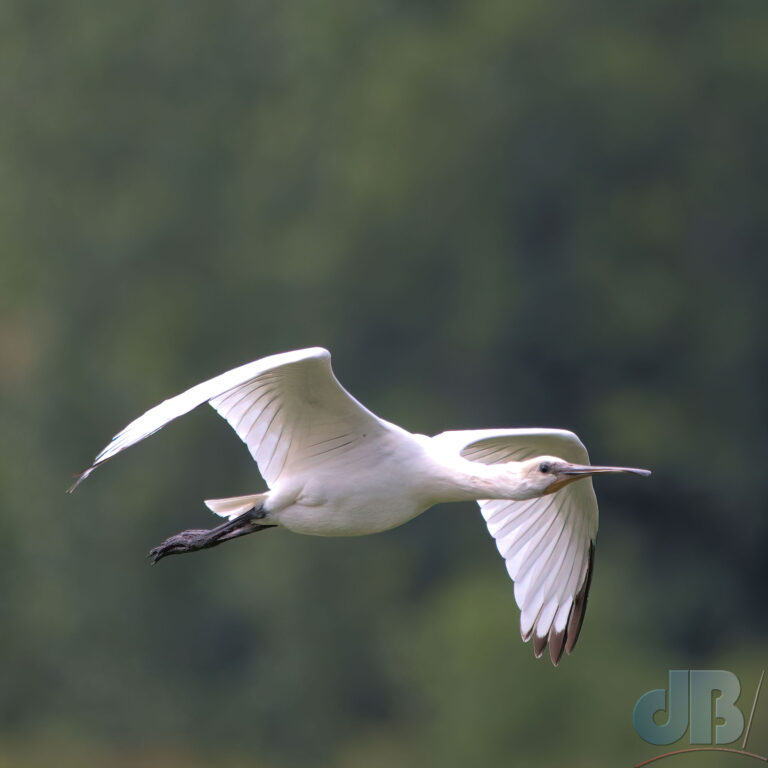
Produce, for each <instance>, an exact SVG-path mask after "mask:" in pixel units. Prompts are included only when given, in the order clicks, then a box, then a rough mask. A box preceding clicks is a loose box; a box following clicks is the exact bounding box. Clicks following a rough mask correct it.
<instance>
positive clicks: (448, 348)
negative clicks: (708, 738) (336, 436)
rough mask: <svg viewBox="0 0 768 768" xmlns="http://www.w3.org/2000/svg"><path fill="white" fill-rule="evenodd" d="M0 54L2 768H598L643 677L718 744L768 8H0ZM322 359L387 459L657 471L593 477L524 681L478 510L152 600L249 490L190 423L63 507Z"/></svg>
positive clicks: (761, 249) (745, 484) (623, 739)
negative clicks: (199, 388)
mask: <svg viewBox="0 0 768 768" xmlns="http://www.w3.org/2000/svg"><path fill="white" fill-rule="evenodd" d="M0 60H1V61H2V66H1V67H0V103H1V104H2V119H1V120H0V398H2V412H1V414H0V418H1V419H2V423H1V424H0V490H1V492H2V504H3V510H2V515H1V516H0V542H1V543H0V547H1V548H2V549H1V550H0V584H2V599H1V600H0V659H1V660H2V661H1V662H0V664H2V667H1V670H2V671H1V675H0V679H1V680H2V685H0V766H2V767H3V768H5V767H6V766H8V767H10V766H13V768H43V766H45V768H49V767H50V766H54V765H55V766H63V767H64V768H69V767H70V766H83V765H85V766H104V767H105V768H125V767H127V766H132V767H133V766H139V767H140V768H156V767H158V766H164V767H167V768H176V766H185V767H186V766H188V767H189V768H201V767H202V766H213V765H215V766H221V768H234V767H235V766H237V767H240V766H253V767H254V768H305V767H308V766H312V767H315V766H317V767H321V768H325V767H326V766H327V767H330V766H340V767H341V768H358V766H367V767H370V768H384V767H386V768H390V766H399V765H405V766H433V765H434V766H441V768H453V767H454V766H456V767H457V768H458V767H459V766H461V767H462V768H464V767H466V766H482V768H496V767H497V766H498V767H499V768H500V767H501V766H510V765H530V766H552V767H554V766H558V767H559V766H564V765H568V766H602V765H604V766H620V765H632V764H634V763H635V762H638V761H639V760H641V759H644V758H647V757H650V756H652V755H653V754H657V753H659V752H660V751H662V750H660V749H659V748H655V747H651V746H650V745H647V744H645V743H644V742H642V741H641V740H640V738H639V737H638V736H637V735H636V734H635V732H634V730H633V728H632V719H631V718H632V707H633V706H634V703H635V701H636V699H637V698H638V697H639V696H640V695H641V694H642V693H644V692H645V691H647V690H649V689H651V688H660V687H663V686H664V685H665V684H666V676H667V670H668V669H669V668H670V667H676V668H724V669H730V670H732V671H733V672H735V673H736V674H738V675H739V676H740V677H741V680H742V683H743V686H744V693H743V696H742V699H741V704H742V707H743V708H744V709H745V710H747V711H748V709H749V707H750V705H751V700H752V697H753V696H754V690H755V685H756V682H757V678H758V675H759V670H760V669H761V668H762V667H764V666H766V661H767V660H768V617H767V616H766V611H765V595H766V586H767V582H768V559H767V558H766V546H767V545H768V515H766V512H765V495H766V491H765V472H766V461H768V456H767V455H766V450H765V429H766V423H767V422H768V418H766V416H767V414H766V394H765V380H766V372H767V371H768V345H767V344H766V331H765V328H766V320H767V319H768V318H766V302H765V298H764V288H765V285H766V278H767V277H768V265H767V264H766V253H765V245H766V243H767V242H768V224H767V223H766V222H767V219H766V211H767V210H768V208H767V204H768V194H767V192H766V190H767V186H766V179H768V148H767V145H766V136H768V87H766V85H767V83H768V4H766V3H765V2H764V1H763V0H760V2H746V1H745V2H737V3H722V2H717V3H716V2H706V1H705V2H701V1H699V0H697V2H687V1H679V2H671V3H670V2H668V1H667V0H665V1H664V2H662V1H661V0H649V1H648V2H643V3H639V4H638V3H625V4H617V3H615V2H608V0H583V2H581V3H578V4H575V3H570V2H565V1H564V0H514V1H513V2H510V1H509V0H504V1H503V2H502V1H501V0H483V1H482V2H473V1H472V0H455V2H444V3H438V2H427V1H425V0H424V1H421V2H419V1H417V0H409V1H408V2H405V1H402V0H401V1H400V2H397V1H396V0H389V1H380V2H352V0H332V1H330V2H323V3H320V2H284V3H277V2H271V3H270V2H257V1H256V0H251V1H250V2H246V1H245V0H226V1H225V2H219V3H212V2H201V1H200V0H186V1H185V2H181V1H180V0H175V1H174V0H170V1H168V2H162V1H161V2H148V1H147V0H135V1H134V2H132V3H127V2H123V3H111V2H96V1H95V0H72V2H69V3H56V2H52V1H50V0H5V2H3V3H2V4H1V5H0ZM316 344H317V345H323V346H326V347H328V348H329V349H330V350H331V351H332V352H333V355H334V367H335V370H336V373H337V375H338V377H339V378H340V380H341V381H342V382H343V383H344V385H345V386H346V387H347V388H348V389H349V390H350V391H351V392H353V393H354V394H355V395H356V396H357V397H359V398H360V399H361V400H362V401H363V402H364V403H365V404H366V405H368V406H369V407H370V408H371V409H372V410H374V411H375V412H376V413H378V414H379V415H381V416H382V417H384V418H386V419H389V420H392V421H395V422H397V423H400V424H402V425H403V426H405V427H407V428H409V429H411V430H413V431H419V432H424V433H427V434H432V433H435V432H439V431H442V430H444V429H450V428H471V427H495V426H534V425H535V426H557V427H564V428H569V429H573V430H575V431H576V432H577V433H578V434H579V435H580V436H581V437H582V438H583V440H584V441H585V443H586V444H587V446H588V447H589V449H590V452H591V456H592V459H593V460H594V461H596V462H598V463H615V464H628V465H633V466H647V467H651V468H652V469H653V470H654V475H653V477H652V478H651V479H650V480H648V481H641V480H639V479H632V478H606V479H599V480H597V481H596V487H597V491H598V496H599V498H600V502H601V512H602V519H601V531H600V540H599V544H598V549H597V563H596V571H595V578H594V581H593V585H592V594H591V600H590V608H589V610H588V612H587V618H586V622H585V625H584V630H583V633H582V636H581V640H580V643H579V645H578V646H577V649H576V652H575V653H574V655H573V656H571V657H569V658H566V659H565V660H564V661H563V663H562V664H561V666H560V667H559V668H558V669H553V668H552V667H551V665H550V664H549V662H548V661H545V660H541V661H536V660H535V659H534V658H533V655H532V651H531V648H530V646H524V645H523V644H522V643H521V642H520V637H519V632H518V611H517V608H516V606H515V605H514V599H513V588H512V584H511V583H510V582H509V581H508V579H507V577H506V573H505V569H504V566H503V562H502V561H501V559H500V558H499V556H498V554H497V553H496V550H495V546H494V544H493V542H492V540H491V538H490V536H489V535H488V533H487V531H486V530H485V527H484V525H483V522H482V519H481V517H480V515H479V512H478V510H477V508H476V507H475V506H474V505H469V504H468V505H453V506H444V507H440V508H437V509H434V510H432V511H430V512H428V513H427V514H425V515H424V516H422V517H421V518H419V519H417V520H415V521H414V522H412V523H410V524H408V525H407V526H404V527H402V528H400V529H397V530H394V531H391V532H389V533H384V534H380V535H378V536H373V537H369V538H360V539H346V540H345V539H339V540H327V539H319V538H309V537H300V536H296V535H291V534H289V533H286V532H280V531H272V532H269V533H267V534H266V535H264V536H260V537H257V538H247V539H244V540H242V541H239V542H235V543H232V544H229V545H227V546H226V547H225V548H220V549H216V550H214V551H212V552H209V553H203V554H199V555H195V556H194V557H186V558H174V559H172V560H169V561H165V562H163V563H162V564H161V565H159V566H158V567H156V568H151V567H149V565H148V563H147V561H146V560H145V559H144V556H145V554H146V552H147V551H148V550H149V549H150V547H152V546H153V545H155V544H157V543H159V542H160V541H161V540H162V539H163V538H165V537H166V536H167V535H169V534H171V533H175V532H176V531H178V530H180V529H182V528H189V527H204V526H208V525H212V524H213V523H214V522H215V521H214V520H213V519H212V518H211V516H210V514H209V513H208V512H207V510H206V509H205V508H204V507H203V505H202V503H201V500H202V499H203V498H209V497H217V496H224V495H234V494H240V493H249V492H255V491H258V490H260V489H261V488H262V487H263V486H262V484H261V480H260V478H259V476H258V473H257V470H256V468H255V465H253V464H252V463H251V461H250V457H249V456H248V453H247V451H246V450H244V448H243V446H242V444H241V443H240V442H239V440H238V439H237V438H236V437H235V436H234V434H233V433H232V432H231V430H229V428H228V427H227V425H226V424H225V423H224V422H222V421H221V420H220V419H219V418H218V417H217V416H216V414H215V413H214V412H213V411H212V410H211V409H203V410H201V411H200V412H195V413H194V414H193V415H191V416H188V417H186V418H185V419H183V420H181V421H179V422H177V423H174V424H173V425H172V426H171V427H169V428H168V429H167V430H166V431H164V432H163V433H162V434H160V435H158V436H155V437H154V438H153V439H151V440H149V441H147V442H146V443H144V444H142V446H141V447H140V448H137V449H135V450H132V451H129V452H128V453H126V454H125V455H124V456H122V457H121V458H120V460H119V461H117V462H115V463H114V464H112V463H110V464H109V465H108V466H107V467H105V468H104V469H103V470H101V471H100V472H99V473H97V474H96V475H95V476H94V477H93V478H92V479H90V480H88V482H87V483H86V484H85V485H84V486H83V487H82V488H81V489H80V490H79V491H78V492H77V493H76V494H75V495H74V496H71V497H70V496H66V495H65V494H64V490H65V489H66V487H67V486H68V484H69V483H70V477H71V475H72V474H73V473H74V472H75V471H77V470H79V469H82V468H84V467H85V466H87V464H88V463H89V461H90V459H91V458H92V457H93V455H94V454H95V453H96V452H97V451H98V450H99V449H100V448H101V447H102V446H103V445H104V444H105V443H106V442H107V441H108V439H109V438H110V436H111V435H112V434H114V433H115V432H116V431H117V430H118V429H120V428H121V427H123V426H124V425H125V424H126V423H127V422H128V421H130V420H131V419H133V418H134V417H136V416H137V415H139V414H140V413H141V412H142V411H144V410H145V409H146V408H148V407H150V406H152V405H154V404H155V403H157V402H159V401H160V400H162V399H164V398H166V397H168V396H170V395H173V394H176V393H177V392H180V391H181V390H183V389H185V388H187V387H188V386H191V385H192V384H194V383H196V382H198V381H201V380H203V379H205V378H208V377H210V376H213V375H215V374H217V373H219V372H221V371H223V370H226V369H228V368H231V367H234V366H235V365H238V364H241V363H244V362H247V361H249V360H252V359H256V358H258V357H261V356H263V355H267V354H271V353H274V352H280V351H284V350H288V349H294V348H298V347H302V346H309V345H316ZM686 744H687V741H686V740H684V741H683V742H682V743H681V746H685V745H686ZM749 746H750V747H751V748H752V749H753V750H754V751H757V752H762V753H763V754H765V753H766V752H768V705H766V704H765V703H763V705H762V708H760V707H758V710H757V713H756V716H755V723H754V724H753V728H752V736H751V738H750V744H749ZM686 760H687V758H678V762H677V765H678V766H680V768H684V764H685V765H696V766H704V765H716V764H719V763H716V762H713V761H712V758H710V762H706V760H705V759H704V758H699V759H698V760H696V761H693V760H689V761H688V762H685V761H686ZM735 760H736V761H737V762H738V758H735ZM727 764H730V763H727Z"/></svg>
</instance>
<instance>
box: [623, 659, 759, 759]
mask: <svg viewBox="0 0 768 768" xmlns="http://www.w3.org/2000/svg"><path fill="white" fill-rule="evenodd" d="M715 692H719V695H718V696H717V697H716V698H715V699H714V701H713V694H715ZM740 693H741V685H740V684H739V678H738V677H736V675H734V674H733V672H726V671H725V670H722V669H692V670H690V673H689V671H688V670H687V669H671V670H670V671H669V698H668V699H667V691H666V690H664V688H657V689H656V690H654V691H648V693H645V694H643V695H642V696H641V697H640V698H639V699H638V700H637V703H636V704H635V710H634V712H633V713H632V721H633V723H634V726H635V730H636V731H637V733H638V735H639V736H640V738H641V739H643V740H645V741H647V742H649V743H650V744H657V745H665V744H672V743H673V742H675V741H677V740H678V739H681V738H682V737H683V734H684V733H685V731H686V729H687V728H688V724H689V720H690V726H691V730H690V736H689V738H690V742H691V744H712V743H713V739H712V723H713V715H714V721H715V727H714V730H715V734H714V735H715V738H714V743H715V744H730V743H731V742H732V741H736V739H738V738H739V736H741V733H742V731H743V730H744V715H742V713H741V710H740V709H739V708H738V707H737V706H736V700H737V699H738V698H739V694H740ZM689 705H690V708H689ZM659 711H666V713H667V721H666V723H663V724H659V723H656V722H655V721H654V719H653V716H654V714H655V713H656V712H659ZM720 720H722V721H723V722H719V721H720Z"/></svg>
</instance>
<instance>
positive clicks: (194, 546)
mask: <svg viewBox="0 0 768 768" xmlns="http://www.w3.org/2000/svg"><path fill="white" fill-rule="evenodd" d="M263 517H264V511H263V510H261V509H252V510H251V511H250V512H246V513H245V514H243V515H240V517H237V518H235V519H234V520H229V521H227V522H226V523H223V524H222V525H219V526H217V527H216V528H203V529H200V528H195V529H190V530H188V531H181V533H177V534H176V535H175V536H171V537H170V538H168V539H166V540H165V541H164V542H163V543H162V544H160V545H159V546H157V547H155V548H154V549H153V550H151V551H150V553H149V555H148V557H149V559H150V560H151V561H152V565H154V564H155V563H156V562H158V560H162V559H163V558H164V557H166V555H183V554H184V553H186V552H197V551H198V550H199V549H208V548H210V547H215V546H217V545H218V544H221V543H223V542H225V541H229V540H230V539H235V538H237V537H238V536H245V535H246V534H248V533H257V532H258V531H263V530H264V529H265V528H274V527H275V526H274V525H263V524H261V523H258V522H257V520H260V519H262V518H263Z"/></svg>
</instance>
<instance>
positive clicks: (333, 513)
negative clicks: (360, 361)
mask: <svg viewBox="0 0 768 768" xmlns="http://www.w3.org/2000/svg"><path fill="white" fill-rule="evenodd" d="M330 359H331V356H330V354H329V353H328V351H327V350H325V349H321V348H319V347H313V348H310V349H304V350H298V351H295V352H286V353H283V354H279V355H272V356H271V357H265V358H263V359H261V360H256V361H255V362H252V363H248V364H247V365H243V366H240V367H239V368H235V369H233V370H231V371H228V372H227V373H224V374H221V375H220V376H217V377H215V378H213V379H210V380H209V381H206V382H203V383H202V384H198V385H197V386H195V387H192V388H191V389H189V390H187V391H186V392H183V393H182V394H180V395H177V396H176V397H173V398H170V399H169V400H165V401H164V402H163V403H161V404H160V405H158V406H156V407H154V408H152V409H151V410H149V411H147V412H146V413H145V414H144V415H142V416H140V417H139V418H138V419H136V420H135V421H133V422H131V423H130V424H129V425H128V426H127V427H126V428H125V429H123V430H122V431H121V432H119V433H118V434H117V435H116V436H115V437H114V438H113V439H112V441H111V442H110V443H109V445H108V446H107V447H106V448H104V450H103V451H102V452H101V453H100V454H99V455H98V456H97V457H96V459H95V460H94V462H93V465H92V466H91V467H90V468H89V469H87V470H86V471H85V472H83V473H82V474H81V475H80V476H79V478H78V480H77V482H76V483H75V485H74V486H73V487H72V488H71V489H70V490H74V488H75V487H76V486H77V485H78V484H79V483H80V482H81V481H82V480H84V479H85V478H86V477H87V476H88V475H90V474H91V472H93V470H94V469H95V468H96V467H97V466H99V465H100V464H103V463H104V462H105V461H107V460H108V459H111V458H112V457H113V456H115V455H116V454H118V453H119V452H120V451H123V450H124V449H126V448H128V447H129V446H131V445H133V444H134V443H137V442H139V441H140V440H143V439H144V438H145V437H148V436H149V435H151V434H152V433H154V432H156V431H157V430H158V429H160V428H161V427H163V426H164V425H165V424H167V423H168V422H170V421H172V420H173V419H176V418H178V417H179V416H181V415H183V414H185V413H188V412H189V411H191V410H192V409H193V408H196V407H197V406H199V405H201V404H202V403H205V402H209V403H210V404H211V405H212V406H213V408H214V409H215V410H216V411H217V412H218V413H219V414H220V415H221V416H222V417H223V418H225V419H226V420H227V422H228V423H229V424H230V425H231V426H232V428H233V429H234V430H235V431H236V432H237V434H238V436H239V437H240V438H241V439H242V440H243V442H244V443H245V444H246V445H247V446H248V449H249V450H250V452H251V455H252V456H253V458H254V460H255V461H256V462H257V464H258V466H259V470H260V472H261V474H262V476H263V477H264V479H265V480H266V482H267V484H268V486H269V490H268V491H267V492H265V493H257V494H252V495H249V496H239V497H234V498H230V499H212V500H208V501H206V504H207V505H208V507H209V508H210V509H212V510H213V511H214V512H216V513H217V514H219V515H221V516H222V517H226V518H228V519H229V520H231V521H234V522H231V523H227V524H224V525H222V526H219V528H216V529H213V530H212V531H186V532H182V534H179V535H178V536H176V537H171V539H168V541H167V542H165V543H164V544H163V545H161V547H159V548H157V549H156V550H154V551H153V552H154V553H156V554H155V559H159V558H160V557H162V556H164V555H166V554H173V553H178V552H185V551H192V550H194V549H199V548H202V547H207V546H213V545H215V544H218V543H220V542H221V541H225V540H227V539H229V538H233V537H235V536H238V535H242V534H243V533H249V532H252V531H255V530H261V529H263V528H265V527H269V526H271V525H278V526H282V527H284V528H287V529H288V530H291V531H295V532H297V533H306V534H314V535H321V536H354V535H361V534H368V533H376V532H378V531H383V530H387V529H389V528H393V527H395V526H398V525H401V524H402V523H405V522H407V521H408V520H410V519H412V518H413V517H415V516H416V515H418V514H420V513H421V512H423V511H424V510H426V509H428V508H429V507H431V506H433V505H434V504H437V503H439V502H446V501H463V500H477V501H478V504H479V505H480V509H481V511H482V514H483V517H484V518H485V521H486V524H487V525H488V530H489V531H490V533H491V535H492V536H493V537H494V539H495V540H496V544H497V547H498V549H499V552H500V553H501V555H502V557H503V558H504V560H505V561H506V565H507V571H508V572H509V575H510V577H511V578H512V579H513V580H514V582H515V598H516V600H517V603H518V605H519V606H520V611H521V614H520V630H521V634H522V636H523V639H524V640H528V639H530V638H531V637H533V639H534V651H535V653H536V655H537V656H540V655H541V654H542V653H543V650H544V648H545V647H546V645H547V644H549V647H550V656H551V658H552V661H553V662H554V663H555V664H557V663H558V661H559V660H560V657H561V655H562V652H563V650H566V651H568V652H569V653H570V651H571V650H572V649H573V646H574V644H575V642H576V639H577V637H578V633H579V630H580V628H581V622H582V620H583V616H584V608H585V606H586V599H587V593H588V590H589V582H590V578H591V571H592V562H593V552H594V542H595V537H596V535H597V524H598V515H597V500H596V498H595V494H594V491H593V489H592V482H591V480H590V478H589V476H590V475H592V474H595V473H597V472H634V473H637V474H648V472H647V471H646V470H634V469H626V468H619V467H591V466H588V462H589V457H588V455H587V451H586V449H585V448H584V446H583V444H582V443H581V441H580V440H579V439H578V438H577V437H576V435H574V434H573V433H572V432H568V431H565V430H559V429H488V430H469V431H453V432H443V433H442V434H439V435H436V436H434V437H426V436H425V435H416V434H412V433H410V432H407V431H405V430H404V429H402V428H400V427H398V426H397V425H395V424H391V423H389V422H387V421H384V420H383V419H380V418H379V417H377V416H375V415H374V414H373V413H371V412H370V411H369V410H368V409H367V408H365V407H364V406H363V405H361V404H360V403H359V402H358V401H357V400H355V398H353V397H352V396H351V395H350V394H349V393H348V392H347V391H346V390H345V389H344V388H343V387H342V386H341V385H340V384H339V382H338V381H337V380H336V378H335V376H334V375H333V371H332V370H331V363H330ZM576 480H579V482H575V481H576ZM246 519H247V520H248V522H247V523H246V522H244V521H246ZM254 519H258V521H259V524H258V525H255V524H254ZM240 521H243V522H240ZM249 526H250V527H249ZM202 534H207V537H206V538H205V539H204V542H205V543H202V542H203V538H201V536H202ZM195 535H196V536H197V538H195ZM193 542H196V543H195V544H194V545H192V543H193Z"/></svg>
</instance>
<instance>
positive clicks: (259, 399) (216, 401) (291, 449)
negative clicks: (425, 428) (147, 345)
mask: <svg viewBox="0 0 768 768" xmlns="http://www.w3.org/2000/svg"><path fill="white" fill-rule="evenodd" d="M205 402H210V404H211V405H212V406H213V407H214V408H215V409H216V411H218V413H219V414H220V415H221V416H223V417H224V418H225V419H226V420H227V421H228V422H229V424H230V425H231V426H232V428H233V429H234V430H235V431H236V432H237V434H238V435H239V436H240V438H241V439H242V440H243V442H244V443H245V444H246V445H247V446H248V449H249V450H250V452H251V455H252V456H253V458H254V459H255V460H256V462H257V463H258V465H259V471H260V472H261V474H262V476H263V477H264V479H265V480H266V481H267V483H268V484H269V485H270V486H271V485H274V483H275V482H276V481H277V479H278V478H279V477H280V474H281V473H282V472H284V471H286V470H288V469H292V468H296V467H298V466H302V465H310V464H312V463H313V462H322V461H327V460H328V459H329V458H330V457H331V456H333V457H338V456H339V455H340V454H341V453H343V452H345V451H347V450H350V449H351V448H352V447H353V445H354V444H355V443H356V442H357V441H358V440H360V439H361V438H363V437H366V436H368V437H374V436H376V435H377V434H381V433H382V432H384V431H389V430H391V429H393V428H394V427H393V426H392V425H390V424H388V423H387V422H385V421H383V420H381V419H379V418H378V417H377V416H375V415H374V414H373V413H371V412H370V411H369V410H368V409H366V408H365V407H364V406H362V405H361V404H360V403H359V402H357V400H355V399H354V398H353V397H352V396H351V395H350V394H349V393H348V392H347V391H346V390H345V389H344V388H343V387H342V386H341V384H339V382H338V381H337V380H336V377H335V376H334V375H333V371H332V370H331V355H330V353H329V352H328V351H327V350H325V349H322V348H320V347H312V348H310V349H301V350H297V351H295V352H285V353H283V354H280V355H272V356H270V357H264V358H262V359H261V360H256V361H255V362H253V363H247V364H246V365H243V366H240V367H239V368H234V369H233V370H231V371H227V373H222V374H221V375H220V376H217V377H216V378H213V379H210V380H209V381H205V382H203V383H202V384H198V385H197V386H195V387H192V389H188V390H187V391H186V392H183V393H182V394H180V395H177V396H176V397H172V398H170V399H169V400H165V401H164V402H162V403H160V405H157V406H155V407H154V408H152V409H151V410H149V411H147V412H146V413H145V414H144V415H143V416H139V418H138V419H136V420H135V421H132V422H131V423H130V424H129V425H128V426H127V427H126V428H125V429H123V430H122V432H119V433H118V434H117V435H115V436H114V437H113V438H112V441H111V442H110V443H109V445H108V446H107V447H106V448H104V450H103V451H102V452H101V453H100V454H99V455H98V456H97V457H96V458H95V459H94V462H93V465H92V466H91V467H89V468H88V469H86V470H85V472H83V473H82V474H81V475H80V476H79V477H78V479H77V481H76V482H75V484H74V485H73V486H72V488H70V491H72V490H74V489H75V488H76V487H77V485H78V484H79V483H80V482H82V481H83V480H84V479H85V478H86V477H88V475H89V474H90V473H91V472H93V470H94V469H95V468H96V467H98V466H99V465H100V464H103V463H104V462H105V461H107V460H108V459H111V458H112V457H113V456H115V455H116V454H118V453H120V451H123V450H125V449H126V448H128V447H129V446H131V445H133V444H134V443H138V442H139V441H140V440H143V439H144V438H145V437H148V436H149V435H151V434H152V433H154V432H157V430H158V429H160V428H161V427H163V426H165V425H166V424H167V423H168V422H170V421H173V419H176V418H178V417H179V416H182V415H183V414H185V413H188V412H189V411H191V410H192V409H193V408H196V407H197V406H199V405H201V404H202V403H205Z"/></svg>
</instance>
